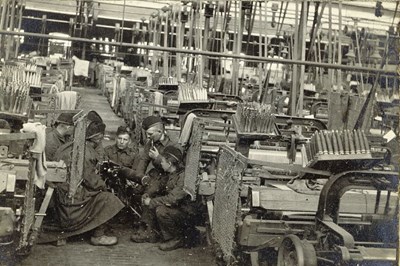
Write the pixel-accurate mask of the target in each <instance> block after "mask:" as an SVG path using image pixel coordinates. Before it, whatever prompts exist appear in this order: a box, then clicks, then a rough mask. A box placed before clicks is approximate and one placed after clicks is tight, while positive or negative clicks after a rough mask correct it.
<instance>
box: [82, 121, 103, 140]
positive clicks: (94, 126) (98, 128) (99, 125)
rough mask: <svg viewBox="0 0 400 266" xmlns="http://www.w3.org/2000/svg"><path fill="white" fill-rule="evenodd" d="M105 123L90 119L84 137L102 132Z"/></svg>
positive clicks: (88, 137)
mask: <svg viewBox="0 0 400 266" xmlns="http://www.w3.org/2000/svg"><path fill="white" fill-rule="evenodd" d="M105 130H106V125H105V124H104V123H103V122H99V121H92V122H90V124H89V126H88V127H87V129H86V139H91V138H93V137H95V136H97V135H100V134H104V132H105Z"/></svg>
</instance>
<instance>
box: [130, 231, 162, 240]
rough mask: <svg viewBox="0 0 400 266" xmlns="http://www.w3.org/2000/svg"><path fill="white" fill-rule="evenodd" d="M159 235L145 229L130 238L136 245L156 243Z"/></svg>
mask: <svg viewBox="0 0 400 266" xmlns="http://www.w3.org/2000/svg"><path fill="white" fill-rule="evenodd" d="M159 239H160V238H159V235H158V233H157V232H156V231H155V230H152V229H147V230H145V231H138V233H136V234H133V235H132V236H131V241H133V242H136V243H144V242H148V243H157V242H158V241H159Z"/></svg>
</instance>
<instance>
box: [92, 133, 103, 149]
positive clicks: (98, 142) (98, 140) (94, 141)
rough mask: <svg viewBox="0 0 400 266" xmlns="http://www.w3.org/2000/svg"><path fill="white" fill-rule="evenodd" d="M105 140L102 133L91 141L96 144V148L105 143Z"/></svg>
mask: <svg viewBox="0 0 400 266" xmlns="http://www.w3.org/2000/svg"><path fill="white" fill-rule="evenodd" d="M103 138H104V134H103V133H101V134H98V135H96V136H94V137H93V138H91V139H90V141H92V142H93V143H94V144H96V145H95V146H96V147H97V146H98V145H99V144H100V143H101V142H102V141H103Z"/></svg>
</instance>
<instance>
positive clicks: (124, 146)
mask: <svg viewBox="0 0 400 266" xmlns="http://www.w3.org/2000/svg"><path fill="white" fill-rule="evenodd" d="M104 152H105V159H106V160H110V161H113V162H114V163H116V164H119V165H120V166H125V167H134V162H135V158H136V157H137V155H138V153H139V151H138V149H134V148H132V147H131V135H130V132H129V128H128V127H125V126H120V127H118V129H117V138H116V141H115V144H113V145H110V146H107V147H105V148H104Z"/></svg>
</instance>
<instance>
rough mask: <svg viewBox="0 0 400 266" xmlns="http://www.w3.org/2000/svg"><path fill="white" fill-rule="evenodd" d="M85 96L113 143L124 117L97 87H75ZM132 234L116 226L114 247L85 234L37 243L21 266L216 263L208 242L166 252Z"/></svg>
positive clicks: (84, 102) (84, 105) (87, 107)
mask: <svg viewBox="0 0 400 266" xmlns="http://www.w3.org/2000/svg"><path fill="white" fill-rule="evenodd" d="M74 90H76V91H78V92H79V93H80V94H81V96H82V99H81V100H82V102H81V108H82V109H84V110H85V111H88V110H95V111H97V112H98V113H99V114H100V116H101V117H102V118H103V120H104V122H105V124H106V125H107V128H106V135H110V140H106V141H105V143H104V145H105V146H107V145H108V144H111V143H114V140H113V139H114V137H115V132H116V130H117V128H118V126H120V125H123V124H124V121H123V119H122V118H120V117H118V116H116V115H115V114H114V113H113V112H112V110H111V108H110V105H109V103H108V101H107V100H106V98H105V97H104V96H102V95H101V92H100V91H99V90H97V89H94V88H75V89H74ZM132 233H133V230H132V229H131V223H129V222H128V223H126V224H124V225H120V224H119V225H117V226H116V227H115V226H113V234H114V235H116V236H117V237H118V238H119V243H118V244H117V245H115V246H112V247H98V246H92V245H90V244H89V242H88V238H87V237H85V236H81V237H77V238H74V239H72V240H69V241H68V243H67V245H65V246H61V247H56V246H53V245H35V246H34V247H33V249H32V253H31V254H30V255H29V256H28V257H26V258H25V259H23V260H22V261H21V262H20V263H18V265H21V266H28V265H33V266H36V265H41V266H42V265H52V266H53V265H57V266H58V265H60V266H64V265H65V266H67V265H68V266H69V265H70V266H80V265H82V266H87V265H96V266H102V265H104V266H106V265H107V266H108V265H162V266H169V265H170V266H172V265H173V266H189V265H190V266H191V265H199V266H200V265H204V266H206V265H207V266H209V265H215V261H214V256H213V255H212V250H211V249H210V247H208V246H206V245H200V246H196V247H194V248H181V249H177V250H174V251H169V252H163V251H160V250H159V249H158V247H157V244H149V243H143V244H137V243H133V242H131V241H130V240H129V238H130V235H131V234H132Z"/></svg>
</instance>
